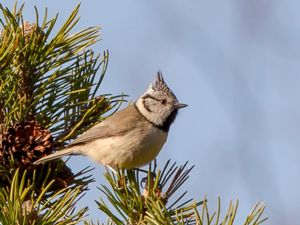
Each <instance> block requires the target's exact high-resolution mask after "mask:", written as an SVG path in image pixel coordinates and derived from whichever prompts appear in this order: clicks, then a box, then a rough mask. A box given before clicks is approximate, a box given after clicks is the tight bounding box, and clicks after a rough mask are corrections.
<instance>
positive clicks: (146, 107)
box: [143, 98, 153, 112]
mask: <svg viewBox="0 0 300 225" xmlns="http://www.w3.org/2000/svg"><path fill="white" fill-rule="evenodd" d="M143 106H144V107H145V109H146V110H147V111H148V112H153V111H152V110H151V109H150V108H149V107H148V105H147V104H146V102H145V98H143Z"/></svg>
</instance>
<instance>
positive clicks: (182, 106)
mask: <svg viewBox="0 0 300 225" xmlns="http://www.w3.org/2000/svg"><path fill="white" fill-rule="evenodd" d="M187 106H188V105H187V104H183V103H177V104H176V105H175V108H176V109H181V108H185V107H187Z"/></svg>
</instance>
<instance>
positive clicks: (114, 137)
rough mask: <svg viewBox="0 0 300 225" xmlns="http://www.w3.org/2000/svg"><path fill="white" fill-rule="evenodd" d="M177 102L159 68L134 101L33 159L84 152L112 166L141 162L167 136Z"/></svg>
mask: <svg viewBox="0 0 300 225" xmlns="http://www.w3.org/2000/svg"><path fill="white" fill-rule="evenodd" d="M186 106H187V105H186V104H182V103H179V102H178V100H177V98H176V96H175V95H174V93H173V92H172V91H171V89H170V88H169V87H168V86H167V84H166V83H165V81H164V79H163V76H162V74H161V72H158V75H157V77H156V79H155V82H154V83H153V84H152V85H150V86H149V88H148V89H147V90H146V92H145V93H144V94H143V95H142V96H141V97H139V98H138V100H137V101H136V102H134V103H133V104H131V105H129V106H127V107H126V108H124V109H123V110H120V111H118V112H116V113H115V114H113V115H112V116H110V117H108V118H107V119H106V120H104V121H103V122H100V123H99V124H96V125H95V126H94V127H92V128H90V129H89V130H87V131H86V132H84V133H83V134H82V135H80V136H79V137H78V138H77V139H75V140H74V141H73V142H72V143H71V144H69V145H68V146H66V148H65V149H63V150H59V151H57V152H55V153H53V154H51V155H48V156H46V157H44V158H41V159H39V160H37V161H35V162H34V164H40V163H44V162H47V161H49V160H52V159H56V158H59V157H62V156H66V155H78V154H79V155H85V156H88V157H90V158H91V159H92V160H94V161H96V162H99V163H101V164H103V165H105V166H110V167H113V168H116V167H118V168H124V169H131V168H136V167H140V166H143V165H145V164H147V163H149V162H150V161H152V160H153V159H155V157H156V156H157V154H158V153H159V152H160V150H161V149H162V147H163V145H164V143H165V142H166V140H167V136H168V132H169V129H170V126H171V124H172V123H173V122H174V120H175V118H176V116H177V113H178V110H179V109H181V108H184V107H186Z"/></svg>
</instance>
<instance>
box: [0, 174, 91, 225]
mask: <svg viewBox="0 0 300 225" xmlns="http://www.w3.org/2000/svg"><path fill="white" fill-rule="evenodd" d="M53 184H54V181H52V182H50V183H48V184H47V185H46V186H45V187H44V188H43V190H42V192H41V193H39V194H36V192H35V189H34V187H35V186H36V181H35V180H33V181H32V182H29V181H28V179H27V174H26V171H25V172H24V173H23V174H20V172H19V170H16V171H15V173H14V175H13V177H12V180H11V185H10V187H6V188H1V189H0V223H1V224H2V225H11V224H36V225H42V224H59V225H64V224H65V225H67V224H68V225H70V224H77V223H78V222H80V221H82V219H83V217H84V216H85V214H86V212H87V208H82V209H80V210H75V206H76V204H77V202H78V200H79V199H80V198H81V197H82V196H83V193H84V192H83V187H82V186H77V187H75V188H71V189H70V188H63V189H61V190H60V191H58V192H56V193H55V194H52V195H51V197H47V198H46V197H45V196H46V194H47V193H48V192H49V190H51V189H52V186H53Z"/></svg>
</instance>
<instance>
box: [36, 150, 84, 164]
mask: <svg viewBox="0 0 300 225" xmlns="http://www.w3.org/2000/svg"><path fill="white" fill-rule="evenodd" d="M77 154H78V153H76V152H75V151H74V149H73V148H66V149H63V150H59V151H56V152H54V153H52V154H50V155H47V156H45V157H43V158H41V159H38V160H37V161H35V162H34V163H33V165H38V164H41V163H45V162H48V161H51V160H53V159H57V158H61V157H63V156H66V155H77Z"/></svg>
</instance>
